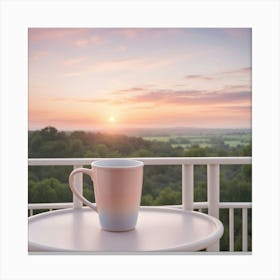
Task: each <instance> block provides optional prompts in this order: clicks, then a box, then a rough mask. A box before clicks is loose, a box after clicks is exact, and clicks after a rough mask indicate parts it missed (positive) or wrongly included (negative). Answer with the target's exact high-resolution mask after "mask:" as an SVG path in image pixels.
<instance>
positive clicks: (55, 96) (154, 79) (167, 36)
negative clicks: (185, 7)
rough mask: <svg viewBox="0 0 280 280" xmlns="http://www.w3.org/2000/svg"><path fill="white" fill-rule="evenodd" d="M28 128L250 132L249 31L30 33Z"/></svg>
mask: <svg viewBox="0 0 280 280" xmlns="http://www.w3.org/2000/svg"><path fill="white" fill-rule="evenodd" d="M28 39H29V56H28V59H29V129H39V128H43V127H45V126H48V125H52V126H55V127H56V128H58V129H62V130H74V129H75V130H76V129H79V130H96V129H101V130H108V129H118V128H119V129H125V128H127V127H159V128H160V127H202V128H250V127H251V29H232V28H226V29H222V28H214V29H209V28H197V29H190V28H178V29H164V28H163V29H154V28H149V29H140V28H137V29H123V28H119V29H116V28H112V29H110V28H83V29H77V28H74V29H71V28H69V29H61V28H31V29H29V35H28Z"/></svg>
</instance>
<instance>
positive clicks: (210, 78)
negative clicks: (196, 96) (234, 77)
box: [185, 75, 215, 81]
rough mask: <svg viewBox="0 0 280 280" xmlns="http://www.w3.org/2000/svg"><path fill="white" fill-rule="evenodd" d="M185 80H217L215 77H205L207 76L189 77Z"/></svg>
mask: <svg viewBox="0 0 280 280" xmlns="http://www.w3.org/2000/svg"><path fill="white" fill-rule="evenodd" d="M185 78H186V79H188V80H207V81H210V80H214V79H215V78H214V77H210V76H205V75H187V76H186V77H185Z"/></svg>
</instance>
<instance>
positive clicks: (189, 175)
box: [28, 157, 252, 252]
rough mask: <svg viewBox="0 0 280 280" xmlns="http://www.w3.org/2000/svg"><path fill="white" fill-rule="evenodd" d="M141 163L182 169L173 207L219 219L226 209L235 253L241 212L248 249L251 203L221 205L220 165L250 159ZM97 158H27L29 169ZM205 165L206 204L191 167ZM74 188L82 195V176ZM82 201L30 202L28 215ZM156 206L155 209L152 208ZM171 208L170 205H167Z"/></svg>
mask: <svg viewBox="0 0 280 280" xmlns="http://www.w3.org/2000/svg"><path fill="white" fill-rule="evenodd" d="M134 159H137V160H140V161H143V162H144V164H145V165H181V166H182V205H172V206H171V207H179V208H182V209H183V210H198V211H202V209H207V210H208V214H209V215H212V216H214V217H216V218H219V209H229V236H228V238H229V251H230V252H232V251H234V210H235V209H242V251H243V252H246V251H247V250H248V209H249V208H252V203H251V202H220V166H221V165H243V164H252V158H251V157H178V158H176V157H172V158H167V157H166V158H163V157H161V158H134ZM95 160H100V158H44V159H29V160H28V164H29V166H59V165H60V166H73V169H76V168H80V167H83V166H84V165H90V163H91V162H92V161H95ZM195 165H207V198H208V201H206V202H194V200H193V197H194V166H195ZM75 186H76V188H77V190H78V191H79V192H80V193H81V194H82V192H83V175H82V173H79V174H77V175H75ZM82 206H83V204H82V202H81V201H80V200H79V199H77V198H76V197H75V196H74V195H73V202H71V203H30V204H28V209H29V211H30V215H33V210H35V209H36V210H38V209H48V210H53V209H62V208H70V207H74V208H81V207H82ZM155 207H156V206H155ZM169 207H170V206H169ZM208 250H209V251H219V250H220V246H219V242H217V243H216V244H214V245H212V246H211V248H208Z"/></svg>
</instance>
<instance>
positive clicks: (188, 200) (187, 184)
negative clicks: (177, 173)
mask: <svg viewBox="0 0 280 280" xmlns="http://www.w3.org/2000/svg"><path fill="white" fill-rule="evenodd" d="M182 204H183V210H193V164H183V165H182Z"/></svg>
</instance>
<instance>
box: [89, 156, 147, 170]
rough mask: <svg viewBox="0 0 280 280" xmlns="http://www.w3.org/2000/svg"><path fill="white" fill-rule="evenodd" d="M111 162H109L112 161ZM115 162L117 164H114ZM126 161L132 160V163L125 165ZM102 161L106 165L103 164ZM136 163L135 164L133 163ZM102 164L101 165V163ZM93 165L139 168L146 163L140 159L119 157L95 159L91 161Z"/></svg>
mask: <svg viewBox="0 0 280 280" xmlns="http://www.w3.org/2000/svg"><path fill="white" fill-rule="evenodd" d="M110 162H111V164H108V163H110ZM113 162H114V163H115V164H113ZM124 162H127V163H128V162H130V163H132V164H131V165H123V163H124ZM102 163H103V164H104V165H102ZM133 163H134V164H133ZM100 164H101V165H100ZM105 164H106V165H105ZM91 166H92V167H97V168H113V169H123V168H137V167H141V166H144V163H143V162H142V161H140V160H135V159H118V158H112V159H101V160H95V161H93V162H92V163H91Z"/></svg>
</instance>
